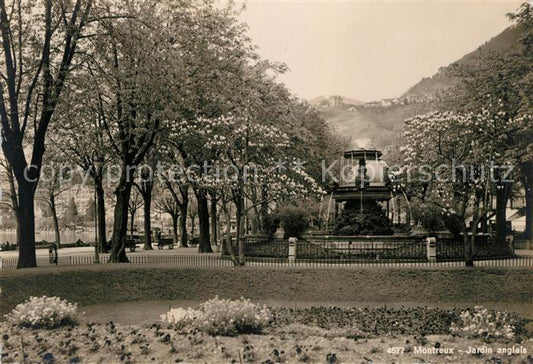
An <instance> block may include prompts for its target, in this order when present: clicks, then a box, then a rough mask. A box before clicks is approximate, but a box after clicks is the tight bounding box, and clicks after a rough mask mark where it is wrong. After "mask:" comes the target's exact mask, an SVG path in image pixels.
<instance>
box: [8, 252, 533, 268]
mask: <svg viewBox="0 0 533 364" xmlns="http://www.w3.org/2000/svg"><path fill="white" fill-rule="evenodd" d="M354 254H357V253H354ZM108 258H109V254H101V255H100V264H103V265H107V264H109V263H107V261H108ZM128 259H129V261H130V264H131V265H139V266H141V265H153V266H161V267H221V266H225V267H231V266H234V264H233V261H232V260H231V259H230V258H229V256H222V257H221V256H219V255H214V254H209V255H143V254H130V255H129V256H128ZM93 264H95V263H94V256H90V255H74V256H63V257H62V256H59V259H58V264H57V265H58V266H60V267H62V266H73V265H93ZM464 265H465V263H464V262H463V261H460V260H454V261H439V260H436V261H428V260H423V259H384V258H381V257H379V256H376V257H356V255H350V254H348V255H347V256H337V257H328V258H322V259H316V258H315V259H306V258H295V259H289V258H273V257H253V258H252V257H247V258H246V266H251V267H296V268H305V267H354V268H358V267H384V268H393V267H399V268H401V267H405V268H416V267H430V268H431V267H434V268H439V267H464ZM16 266H17V258H16V257H10V258H0V269H3V270H10V269H16ZM37 266H38V267H55V264H51V263H50V262H49V259H48V257H38V258H37ZM475 266H477V267H533V256H514V257H509V258H501V259H479V258H476V259H475Z"/></svg>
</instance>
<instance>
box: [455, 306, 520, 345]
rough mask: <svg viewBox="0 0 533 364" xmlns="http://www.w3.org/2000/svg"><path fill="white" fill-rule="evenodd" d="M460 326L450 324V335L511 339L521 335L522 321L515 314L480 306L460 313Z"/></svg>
mask: <svg viewBox="0 0 533 364" xmlns="http://www.w3.org/2000/svg"><path fill="white" fill-rule="evenodd" d="M460 318H461V322H460V324H455V323H454V324H452V326H451V328H450V330H451V332H452V333H454V334H457V335H461V336H467V337H472V338H483V339H498V338H507V339H512V338H513V337H514V336H515V334H519V333H521V331H522V330H523V327H524V323H523V320H522V319H520V318H519V317H518V316H517V315H516V314H513V313H509V312H502V311H489V310H487V309H485V308H483V307H481V306H476V307H475V308H474V309H473V310H466V311H463V312H461V315H460Z"/></svg>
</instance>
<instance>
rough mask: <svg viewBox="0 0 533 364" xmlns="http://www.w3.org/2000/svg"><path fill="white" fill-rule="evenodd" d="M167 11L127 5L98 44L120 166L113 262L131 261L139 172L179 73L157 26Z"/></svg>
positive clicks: (103, 29) (97, 69) (108, 126)
mask: <svg viewBox="0 0 533 364" xmlns="http://www.w3.org/2000/svg"><path fill="white" fill-rule="evenodd" d="M168 10H169V8H167V7H165V6H163V5H161V6H160V5H159V4H157V2H155V1H148V0H147V1H141V2H136V3H131V2H128V3H126V4H125V5H124V10H123V12H124V13H125V14H127V16H124V17H121V18H111V19H101V20H100V22H99V24H98V31H97V33H96V36H95V38H94V42H95V43H96V44H97V47H96V49H95V54H94V55H93V56H92V59H93V64H94V74H95V77H96V79H97V80H99V87H98V91H97V92H98V94H99V99H100V100H101V103H102V104H103V106H102V107H103V108H105V111H104V112H101V117H102V125H103V128H104V130H105V133H106V136H107V137H108V140H109V143H110V145H111V146H112V148H113V152H114V154H115V156H116V159H117V160H118V161H119V164H120V177H119V181H118V184H117V187H116V189H115V198H116V203H115V209H114V220H113V238H112V241H111V255H110V257H109V261H110V262H127V261H128V259H127V257H126V253H125V236H126V231H127V220H128V213H127V212H128V205H129V200H130V196H131V193H132V187H133V183H134V178H135V172H136V169H137V167H138V166H139V165H140V164H141V162H142V161H143V159H144V157H145V155H146V154H147V153H148V151H149V150H150V148H151V147H152V145H153V142H154V139H155V137H156V135H157V133H158V132H159V130H160V125H161V121H162V120H163V119H164V108H165V95H170V94H171V91H170V90H169V89H168V88H167V86H169V82H168V77H169V75H171V74H172V73H173V72H175V71H176V70H174V69H173V68H174V67H175V66H176V64H175V62H174V61H173V60H174V59H175V58H177V57H175V56H176V54H173V53H172V52H171V49H172V44H171V43H172V42H171V40H170V39H171V36H170V35H168V34H166V33H165V32H163V30H164V29H165V28H164V26H158V25H163V24H166V23H167V19H168V18H167V19H163V18H162V16H163V15H166V12H167V11H168ZM147 24H152V25H153V26H151V27H148V26H146V25H147ZM174 57H175V58H174Z"/></svg>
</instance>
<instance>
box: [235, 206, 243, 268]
mask: <svg viewBox="0 0 533 364" xmlns="http://www.w3.org/2000/svg"><path fill="white" fill-rule="evenodd" d="M243 205H244V201H243V198H242V197H241V196H240V195H238V196H237V198H236V201H235V210H236V218H237V219H236V220H237V221H236V223H237V236H236V240H237V246H238V250H239V259H238V261H239V265H244V264H245V260H244V259H245V256H244V239H243V235H244V234H243V230H244V221H243V218H242V214H243Z"/></svg>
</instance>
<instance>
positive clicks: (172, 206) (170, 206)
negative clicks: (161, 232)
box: [155, 195, 180, 246]
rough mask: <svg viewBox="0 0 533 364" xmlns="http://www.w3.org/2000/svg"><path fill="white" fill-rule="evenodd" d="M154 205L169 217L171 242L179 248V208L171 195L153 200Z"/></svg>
mask: <svg viewBox="0 0 533 364" xmlns="http://www.w3.org/2000/svg"><path fill="white" fill-rule="evenodd" d="M155 205H156V206H157V208H158V209H160V210H161V211H162V212H164V213H167V214H169V215H170V217H171V219H172V241H173V243H174V245H176V246H179V244H180V238H179V236H178V230H179V229H178V219H179V217H180V206H179V205H178V203H176V200H175V199H174V197H173V196H171V195H166V196H163V197H160V198H158V199H156V200H155Z"/></svg>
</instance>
